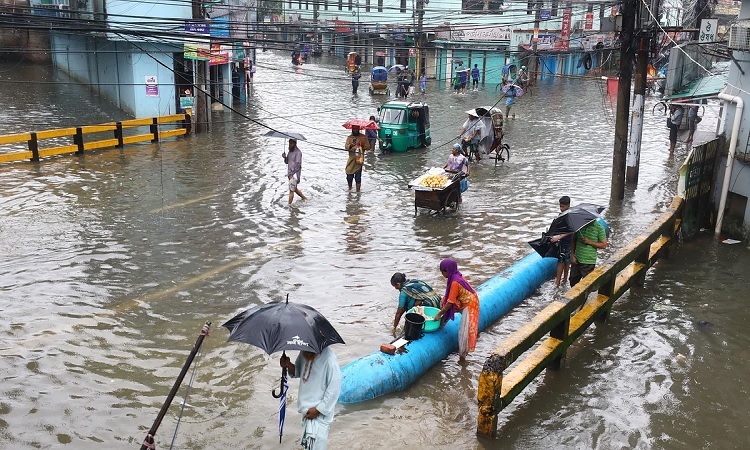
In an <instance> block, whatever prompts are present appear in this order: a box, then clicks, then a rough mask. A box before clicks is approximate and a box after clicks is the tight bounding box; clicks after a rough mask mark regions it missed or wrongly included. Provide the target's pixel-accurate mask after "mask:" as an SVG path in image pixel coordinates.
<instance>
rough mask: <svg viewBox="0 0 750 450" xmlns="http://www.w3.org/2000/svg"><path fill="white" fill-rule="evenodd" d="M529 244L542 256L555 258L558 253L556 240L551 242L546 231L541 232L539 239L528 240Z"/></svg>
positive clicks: (558, 248)
mask: <svg viewBox="0 0 750 450" xmlns="http://www.w3.org/2000/svg"><path fill="white" fill-rule="evenodd" d="M529 245H530V246H531V248H533V249H534V250H535V251H536V252H537V253H539V256H541V257H542V258H557V255H559V254H560V247H559V246H558V245H557V243H556V242H551V241H550V240H549V236H547V234H546V233H542V237H541V238H539V239H534V240H533V241H529Z"/></svg>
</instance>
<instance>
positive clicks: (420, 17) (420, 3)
mask: <svg viewBox="0 0 750 450" xmlns="http://www.w3.org/2000/svg"><path fill="white" fill-rule="evenodd" d="M423 26H424V0H417V39H416V40H415V41H414V42H415V45H416V47H417V71H416V74H417V77H420V76H422V70H423V68H422V27H423Z"/></svg>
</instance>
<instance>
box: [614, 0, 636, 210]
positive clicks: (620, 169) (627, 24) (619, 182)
mask: <svg viewBox="0 0 750 450" xmlns="http://www.w3.org/2000/svg"><path fill="white" fill-rule="evenodd" d="M622 6H623V8H622V30H621V31H620V79H619V81H618V83H619V84H618V89H617V113H616V118H615V145H614V151H613V153H612V186H611V189H610V197H611V198H612V199H617V200H622V199H624V198H625V160H626V156H627V154H628V122H629V120H630V85H631V78H632V77H633V51H632V46H633V33H634V29H635V0H625V1H624V2H623V4H622Z"/></svg>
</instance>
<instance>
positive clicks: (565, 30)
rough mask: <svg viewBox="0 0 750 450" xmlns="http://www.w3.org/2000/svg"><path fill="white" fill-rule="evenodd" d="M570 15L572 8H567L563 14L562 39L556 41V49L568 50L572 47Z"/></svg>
mask: <svg viewBox="0 0 750 450" xmlns="http://www.w3.org/2000/svg"><path fill="white" fill-rule="evenodd" d="M570 16H571V9H570V8H565V11H563V16H562V27H561V29H560V39H558V40H557V42H555V50H568V49H569V48H570Z"/></svg>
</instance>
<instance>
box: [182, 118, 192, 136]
mask: <svg viewBox="0 0 750 450" xmlns="http://www.w3.org/2000/svg"><path fill="white" fill-rule="evenodd" d="M192 120H193V118H192V117H190V114H188V113H185V120H184V121H183V122H182V126H183V128H185V135H186V136H187V135H188V134H190V133H191V132H192V130H193V122H192Z"/></svg>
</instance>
